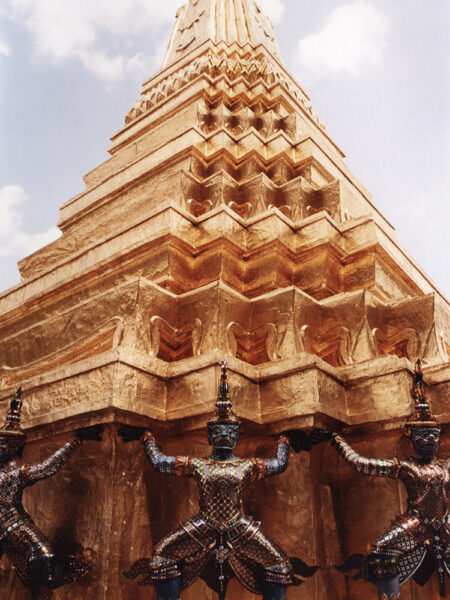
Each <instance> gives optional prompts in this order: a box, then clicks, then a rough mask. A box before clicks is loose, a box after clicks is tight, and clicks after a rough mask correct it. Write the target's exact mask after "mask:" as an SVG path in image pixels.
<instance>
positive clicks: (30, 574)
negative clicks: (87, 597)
mask: <svg viewBox="0 0 450 600" xmlns="http://www.w3.org/2000/svg"><path fill="white" fill-rule="evenodd" d="M21 407H22V400H21V390H20V389H19V390H17V393H16V395H15V397H14V398H13V399H12V400H11V403H10V409H9V413H8V415H7V417H6V421H5V423H4V425H3V427H2V428H1V429H0V556H1V555H2V554H4V553H6V555H7V556H8V557H9V559H10V561H11V562H12V564H13V565H14V568H15V571H16V573H17V574H18V575H19V577H20V578H21V579H22V581H23V582H24V583H25V585H27V586H28V587H31V588H33V589H34V590H35V591H36V592H37V593H38V590H39V588H45V589H48V590H51V589H55V588H58V587H60V586H62V585H64V584H66V583H72V582H74V581H75V580H76V579H78V578H79V577H80V576H81V575H84V574H85V573H86V570H87V569H86V567H85V566H83V565H81V564H80V563H79V561H78V560H77V559H76V558H75V557H74V556H65V557H57V556H56V555H55V552H54V550H53V548H52V545H51V544H50V542H49V541H48V540H47V538H46V537H45V535H44V534H43V533H42V532H41V531H40V530H39V529H38V527H37V526H36V525H35V523H34V521H33V519H32V518H31V517H30V515H29V514H27V512H26V511H25V509H24V507H23V505H22V494H23V491H24V489H25V488H26V487H28V486H31V485H34V484H35V483H37V482H38V481H41V480H42V479H47V478H48V477H53V475H55V474H56V473H57V472H58V471H59V470H60V469H61V468H62V466H63V465H64V463H65V462H66V461H67V460H68V459H69V458H70V457H71V455H72V454H73V452H74V451H75V450H76V449H77V448H78V447H79V446H81V444H82V443H83V441H84V440H100V439H101V438H100V433H101V427H99V426H93V427H87V428H84V429H78V430H77V431H76V432H75V434H74V436H73V437H72V438H71V439H70V440H69V441H68V442H66V443H65V444H64V445H63V446H62V447H61V448H59V449H58V450H57V451H56V452H54V453H53V454H52V455H51V456H49V457H48V458H47V459H46V460H44V461H42V462H39V463H34V464H22V460H21V457H22V452H23V448H24V445H25V441H26V435H25V433H24V432H23V431H22V429H21V428H20V411H21Z"/></svg>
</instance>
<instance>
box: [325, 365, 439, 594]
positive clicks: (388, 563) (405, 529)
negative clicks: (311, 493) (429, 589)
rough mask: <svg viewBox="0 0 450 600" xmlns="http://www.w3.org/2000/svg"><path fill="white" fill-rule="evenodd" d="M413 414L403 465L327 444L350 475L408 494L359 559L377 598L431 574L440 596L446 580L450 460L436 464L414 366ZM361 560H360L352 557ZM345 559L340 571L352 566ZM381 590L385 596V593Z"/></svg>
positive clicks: (431, 421)
mask: <svg viewBox="0 0 450 600" xmlns="http://www.w3.org/2000/svg"><path fill="white" fill-rule="evenodd" d="M413 398H414V400H415V410H414V412H413V414H412V416H411V417H410V419H409V421H408V422H407V423H406V432H407V435H408V437H410V438H411V441H412V444H413V446H414V451H415V452H414V456H413V457H411V458H407V459H404V460H400V461H399V460H397V459H392V460H380V459H371V458H364V457H363V456H360V455H359V454H358V453H357V452H355V450H353V449H352V448H351V447H350V446H349V445H348V444H347V443H346V442H345V440H344V439H343V438H342V437H340V436H339V435H337V434H333V439H332V445H333V446H334V448H336V450H337V451H338V452H339V454H340V455H341V456H342V458H343V459H344V460H345V461H346V462H347V464H349V465H350V466H351V467H352V468H353V469H355V471H358V472H359V473H362V474H364V475H368V476H371V477H389V478H392V479H400V481H402V483H403V484H404V486H405V488H406V492H407V495H408V507H407V510H406V512H405V513H404V514H403V515H401V516H400V517H397V518H396V519H395V520H394V521H393V523H392V524H391V526H390V527H389V528H388V529H387V530H386V531H385V532H384V533H383V534H382V535H381V536H380V537H379V538H378V539H377V540H375V542H374V543H373V544H372V547H371V552H370V555H369V557H368V560H366V559H364V560H363V563H365V564H363V568H362V571H361V575H362V576H366V578H367V579H370V580H372V581H375V582H376V583H377V584H378V587H379V592H380V598H381V599H383V598H385V599H389V600H390V599H391V598H393V599H394V600H396V599H397V598H398V587H399V585H401V584H403V583H405V581H407V580H408V579H409V578H410V577H414V579H416V581H418V582H419V583H421V584H424V583H425V582H426V581H427V580H428V579H429V577H430V576H431V574H432V573H433V571H434V570H436V571H437V573H438V577H439V583H440V594H441V596H442V597H445V571H447V573H448V574H449V575H450V518H449V515H448V512H447V503H448V494H449V490H450V460H448V459H447V460H437V459H436V453H437V451H438V448H439V443H440V442H439V438H440V428H439V423H438V422H437V420H436V418H435V417H434V416H433V414H432V413H431V408H430V405H429V404H428V403H427V402H426V400H425V392H424V385H423V379H422V369H421V366H420V361H418V363H417V365H416V372H415V381H414V388H413ZM358 556H359V558H361V556H360V555H358ZM355 559H356V557H355V556H353V557H350V559H348V560H347V561H346V563H345V564H344V565H343V566H342V568H341V570H343V571H347V570H350V569H351V568H353V567H354V566H356V564H355ZM386 589H387V591H386Z"/></svg>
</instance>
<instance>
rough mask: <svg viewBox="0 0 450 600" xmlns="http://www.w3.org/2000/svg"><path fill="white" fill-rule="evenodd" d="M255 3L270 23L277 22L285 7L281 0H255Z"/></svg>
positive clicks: (281, 16)
mask: <svg viewBox="0 0 450 600" xmlns="http://www.w3.org/2000/svg"><path fill="white" fill-rule="evenodd" d="M256 4H257V5H258V6H259V7H260V8H261V10H262V11H263V13H264V14H265V15H267V16H268V17H269V19H270V20H271V21H272V23H279V22H280V21H281V19H282V18H283V14H284V9H285V6H284V2H283V0H256Z"/></svg>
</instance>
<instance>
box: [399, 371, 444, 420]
mask: <svg viewBox="0 0 450 600" xmlns="http://www.w3.org/2000/svg"><path fill="white" fill-rule="evenodd" d="M411 395H412V398H413V400H414V412H413V414H412V415H411V416H410V418H409V420H408V422H407V423H406V428H407V431H408V430H410V429H411V427H440V425H439V422H438V420H437V419H436V417H435V416H434V415H433V413H432V411H431V406H430V403H429V402H428V401H427V399H426V397H425V386H424V384H423V371H422V364H421V362H420V360H418V361H417V363H416V368H415V371H414V384H413V389H412V394H411Z"/></svg>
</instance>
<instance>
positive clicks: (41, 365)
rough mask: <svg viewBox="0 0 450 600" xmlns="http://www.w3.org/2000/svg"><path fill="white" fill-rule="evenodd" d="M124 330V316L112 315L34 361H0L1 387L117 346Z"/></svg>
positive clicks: (120, 341)
mask: <svg viewBox="0 0 450 600" xmlns="http://www.w3.org/2000/svg"><path fill="white" fill-rule="evenodd" d="M124 330H125V321H124V319H123V318H122V317H112V318H111V319H108V320H107V321H106V322H105V323H103V324H102V325H100V326H99V327H98V328H97V329H96V330H95V331H94V332H93V333H91V335H85V336H82V337H81V338H80V339H77V340H76V341H74V342H73V343H71V344H67V345H66V346H63V347H62V348H58V350H55V351H54V352H52V353H51V354H46V355H44V356H40V357H39V358H38V359H37V360H35V361H33V362H28V363H26V364H24V365H18V366H15V367H11V366H9V365H7V364H3V365H0V387H7V386H9V385H13V384H14V383H15V382H16V381H19V380H20V381H22V380H23V379H27V378H29V377H32V376H34V375H39V374H40V373H45V372H47V371H51V370H52V369H54V368H56V367H59V366H60V365H63V364H68V363H75V362H79V361H81V360H85V359H86V358H89V357H91V356H94V355H96V354H100V353H101V352H106V351H107V350H112V349H114V348H117V347H118V346H120V344H121V343H122V340H123V334H124Z"/></svg>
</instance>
